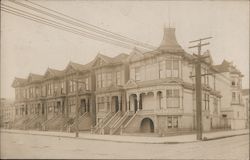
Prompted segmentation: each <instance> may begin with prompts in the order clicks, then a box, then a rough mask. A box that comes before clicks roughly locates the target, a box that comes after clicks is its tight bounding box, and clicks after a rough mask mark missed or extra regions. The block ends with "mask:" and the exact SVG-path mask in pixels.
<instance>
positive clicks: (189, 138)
mask: <svg viewBox="0 0 250 160" xmlns="http://www.w3.org/2000/svg"><path fill="white" fill-rule="evenodd" d="M1 132H7V133H18V134H32V135H43V136H56V137H66V138H75V133H67V132H51V131H30V130H29V131H28V130H9V129H1ZM244 134H249V130H248V129H244V130H231V131H218V132H209V133H204V134H203V139H204V140H214V139H219V138H226V137H232V136H237V135H244ZM79 139H87V140H101V141H114V142H126V143H151V144H153V143H158V144H160V143H162V144H164V143H169V144H174V143H188V142H198V141H197V140H196V135H195V134H190V135H178V136H170V137H142V136H128V135H126V136H121V135H97V134H90V133H79Z"/></svg>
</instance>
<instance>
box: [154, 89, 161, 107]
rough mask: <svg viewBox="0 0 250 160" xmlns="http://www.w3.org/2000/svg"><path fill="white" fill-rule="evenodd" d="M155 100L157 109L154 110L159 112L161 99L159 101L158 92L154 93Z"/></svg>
mask: <svg viewBox="0 0 250 160" xmlns="http://www.w3.org/2000/svg"><path fill="white" fill-rule="evenodd" d="M153 93H154V99H155V107H154V110H158V109H160V103H159V99H158V94H157V93H158V91H154V92H153Z"/></svg>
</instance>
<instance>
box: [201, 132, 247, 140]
mask: <svg viewBox="0 0 250 160" xmlns="http://www.w3.org/2000/svg"><path fill="white" fill-rule="evenodd" d="M247 134H248V135H249V133H241V134H234V135H228V136H220V137H214V138H206V137H204V138H203V140H202V141H211V140H217V139H223V138H230V137H235V136H242V135H247Z"/></svg>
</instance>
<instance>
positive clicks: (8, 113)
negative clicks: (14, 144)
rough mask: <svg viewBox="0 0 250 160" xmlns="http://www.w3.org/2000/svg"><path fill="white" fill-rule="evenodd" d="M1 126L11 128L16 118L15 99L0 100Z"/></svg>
mask: <svg viewBox="0 0 250 160" xmlns="http://www.w3.org/2000/svg"><path fill="white" fill-rule="evenodd" d="M0 102H1V105H0V126H1V127H3V128H11V127H12V124H13V122H14V120H15V107H14V101H13V100H8V99H5V98H1V100H0Z"/></svg>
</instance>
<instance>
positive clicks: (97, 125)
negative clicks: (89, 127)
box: [95, 111, 111, 128]
mask: <svg viewBox="0 0 250 160" xmlns="http://www.w3.org/2000/svg"><path fill="white" fill-rule="evenodd" d="M109 114H111V111H110V112H108V113H107V114H106V116H105V117H104V118H103V119H102V120H101V121H100V122H97V124H96V125H95V128H96V127H97V128H98V127H99V126H100V124H101V123H103V121H104V119H106V117H108V116H109Z"/></svg>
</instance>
